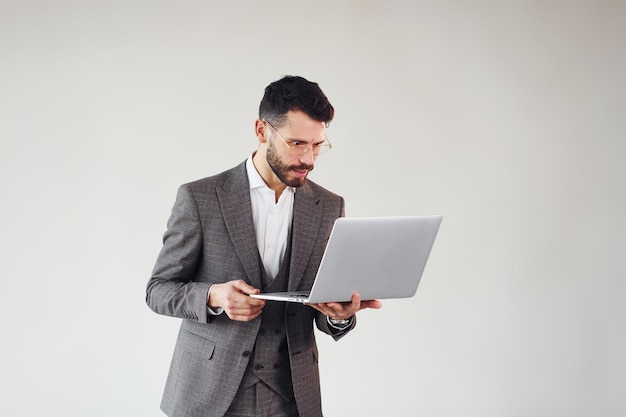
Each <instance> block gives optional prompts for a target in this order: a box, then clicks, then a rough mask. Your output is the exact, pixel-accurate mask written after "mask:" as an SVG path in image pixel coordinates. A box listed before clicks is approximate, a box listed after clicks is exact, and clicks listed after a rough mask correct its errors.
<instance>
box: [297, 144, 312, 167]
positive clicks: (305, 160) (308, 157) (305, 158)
mask: <svg viewBox="0 0 626 417" xmlns="http://www.w3.org/2000/svg"><path fill="white" fill-rule="evenodd" d="M315 158H316V156H315V155H313V148H309V149H307V151H306V152H305V153H303V154H302V155H300V163H302V164H306V165H311V166H313V163H314V162H315Z"/></svg>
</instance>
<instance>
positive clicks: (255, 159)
mask: <svg viewBox="0 0 626 417" xmlns="http://www.w3.org/2000/svg"><path fill="white" fill-rule="evenodd" d="M252 163H253V164H254V168H256V170H257V172H258V173H259V175H260V176H261V178H263V181H265V184H267V186H268V187H269V188H270V190H272V191H274V193H275V195H276V201H277V202H278V199H279V198H280V196H281V194H282V193H283V191H285V188H287V185H285V183H283V182H282V181H281V180H280V179H279V178H278V177H277V176H276V174H274V171H272V168H270V166H269V164H268V163H267V159H266V158H265V153H263V152H261V151H257V152H255V153H254V155H253V156H252Z"/></svg>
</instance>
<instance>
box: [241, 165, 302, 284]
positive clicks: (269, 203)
mask: <svg viewBox="0 0 626 417" xmlns="http://www.w3.org/2000/svg"><path fill="white" fill-rule="evenodd" d="M246 171H247V172H248V181H249V182H250V200H251V202H252V220H253V221H254V230H255V234H256V244H257V247H258V248H259V255H261V260H262V261H263V266H265V272H267V274H268V275H269V276H270V277H271V278H276V275H278V270H279V269H280V265H281V264H282V261H283V257H284V256H285V251H286V250H287V243H288V239H289V232H290V229H291V220H292V218H293V197H294V193H295V188H294V187H287V188H285V190H284V191H283V192H282V193H281V195H280V197H279V198H278V201H276V193H275V192H274V190H272V189H271V188H270V187H268V186H267V184H266V183H265V181H263V178H262V177H261V175H260V174H259V172H258V171H257V170H256V168H255V167H254V164H253V163H252V156H250V157H249V158H248V160H247V161H246Z"/></svg>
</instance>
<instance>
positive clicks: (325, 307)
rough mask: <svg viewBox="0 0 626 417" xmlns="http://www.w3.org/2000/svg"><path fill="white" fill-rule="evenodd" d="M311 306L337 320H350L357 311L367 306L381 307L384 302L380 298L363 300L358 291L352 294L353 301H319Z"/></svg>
mask: <svg viewBox="0 0 626 417" xmlns="http://www.w3.org/2000/svg"><path fill="white" fill-rule="evenodd" d="M309 305H310V306H311V307H313V308H314V309H316V310H317V311H319V312H320V313H322V314H324V315H326V316H328V317H330V318H331V319H335V320H348V319H349V318H350V317H352V316H354V315H355V314H356V312H357V311H359V310H363V309H365V308H375V309H378V308H381V307H382V306H383V303H381V302H380V301H378V300H365V301H361V296H360V295H359V294H358V293H354V294H352V301H349V302H345V303H319V304H309Z"/></svg>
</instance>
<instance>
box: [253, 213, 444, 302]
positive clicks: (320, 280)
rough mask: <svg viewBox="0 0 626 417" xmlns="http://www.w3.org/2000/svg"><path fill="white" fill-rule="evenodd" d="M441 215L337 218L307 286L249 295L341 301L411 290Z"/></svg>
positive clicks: (404, 294) (409, 293) (393, 295)
mask: <svg viewBox="0 0 626 417" xmlns="http://www.w3.org/2000/svg"><path fill="white" fill-rule="evenodd" d="M442 218H443V217H442V216H440V215H429V216H396V217H340V218H338V219H337V220H336V221H335V224H334V226H333V230H332V232H331V234H330V238H329V240H328V244H327V245H326V250H325V251H324V255H323V257H322V262H321V263H320V267H319V269H318V271H317V275H316V277H315V281H314V282H313V287H312V288H311V291H291V292H277V293H261V294H251V295H250V296H251V297H254V298H260V299H264V300H273V301H291V302H297V303H310V304H314V303H328V302H345V301H350V300H351V299H352V294H353V293H355V292H358V293H359V294H360V295H361V299H362V300H373V299H387V298H408V297H412V296H414V295H415V292H416V291H417V286H418V284H419V282H420V279H421V277H422V274H423V272H424V268H425V267H426V261H427V260H428V256H429V255H430V251H431V249H432V246H433V243H434V241H435V237H436V235H437V231H438V230H439V225H440V224H441V220H442Z"/></svg>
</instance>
